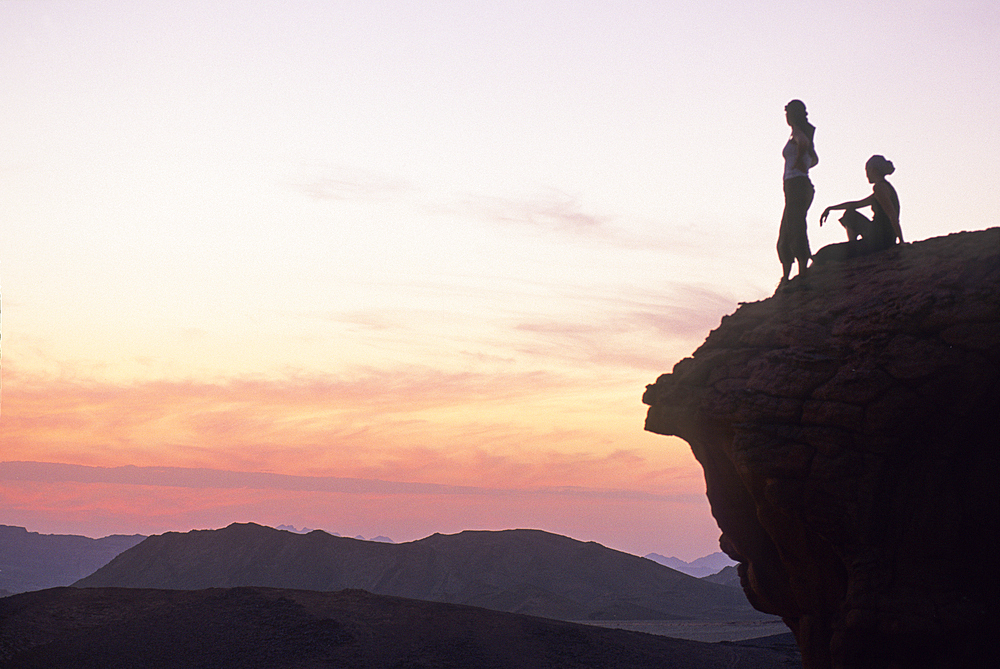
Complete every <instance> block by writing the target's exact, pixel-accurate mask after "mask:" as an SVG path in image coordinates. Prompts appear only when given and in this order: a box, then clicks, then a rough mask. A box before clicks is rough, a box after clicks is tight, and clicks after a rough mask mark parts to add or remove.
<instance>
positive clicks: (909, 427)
mask: <svg viewBox="0 0 1000 669" xmlns="http://www.w3.org/2000/svg"><path fill="white" fill-rule="evenodd" d="M998 379H1000V229H990V230H985V231H980V232H966V233H959V234H953V235H949V236H946V237H939V238H934V239H929V240H926V241H922V242H917V243H913V244H908V245H904V246H897V247H895V248H893V249H890V250H888V251H885V252H882V253H880V254H876V255H874V256H870V257H867V258H861V259H858V260H855V261H851V262H846V263H832V264H830V265H828V266H821V267H819V268H816V269H814V270H812V273H811V274H810V275H808V276H807V277H805V278H799V279H795V280H793V281H792V282H791V283H790V284H788V286H787V287H786V288H783V289H781V290H779V291H778V292H777V293H776V294H775V295H774V296H773V297H771V298H770V299H767V300H763V301H760V302H755V303H750V304H744V305H742V306H741V307H740V308H739V309H738V310H737V311H736V312H735V313H734V314H732V315H730V316H727V317H725V318H724V319H723V320H722V323H721V324H720V326H719V327H718V329H716V330H713V331H712V332H711V334H710V335H709V337H708V339H707V340H706V341H705V343H704V344H703V345H702V346H701V347H700V348H699V349H698V350H697V351H695V353H694V354H693V356H692V357H691V358H687V359H684V360H682V361H680V362H679V363H677V365H676V366H675V367H674V369H673V372H672V373H670V374H665V375H663V376H661V377H660V378H659V379H658V380H657V381H656V383H655V384H653V385H651V386H649V387H648V388H647V390H646V393H645V395H644V397H643V401H644V402H645V403H646V404H648V405H649V406H650V408H649V412H648V416H647V418H646V429H647V430H649V431H651V432H656V433H659V434H664V435H676V436H679V437H681V438H683V439H685V440H686V441H687V442H688V443H689V444H690V445H691V448H692V450H693V451H694V454H695V456H696V457H697V458H698V461H699V462H700V463H701V464H702V466H703V467H704V470H705V480H706V487H707V494H708V497H709V500H710V502H711V505H712V512H713V514H714V515H715V517H716V519H717V521H718V523H719V527H720V528H721V529H722V532H723V536H722V539H721V545H722V548H723V550H725V551H726V552H727V553H728V554H729V555H730V556H731V557H732V558H733V559H734V560H738V561H739V562H740V563H741V564H740V567H739V570H740V575H741V581H742V585H743V588H744V590H745V592H746V594H747V596H748V598H749V599H750V601H751V602H752V603H753V604H754V606H756V607H757V608H759V609H760V610H762V611H766V612H769V613H774V614H777V615H780V616H782V617H783V618H784V619H785V621H786V622H787V624H788V626H789V627H790V628H791V629H792V631H793V632H795V634H796V637H797V638H798V641H799V645H800V647H801V649H802V652H803V658H804V660H805V664H806V667H809V668H812V669H815V668H826V667H897V666H898V667H968V666H1000V663H997V662H994V660H996V659H997V655H998V653H997V650H996V644H997V641H996V639H1000V633H998V632H1000V630H998V627H1000V625H998V615H997V609H998V601H997V600H998V594H1000V593H998V590H1000V588H998V577H997V568H996V563H995V557H996V556H997V554H998V551H997V548H998V546H997V544H998V527H997V525H998V518H1000V383H998ZM984 662H989V664H983V663H984Z"/></svg>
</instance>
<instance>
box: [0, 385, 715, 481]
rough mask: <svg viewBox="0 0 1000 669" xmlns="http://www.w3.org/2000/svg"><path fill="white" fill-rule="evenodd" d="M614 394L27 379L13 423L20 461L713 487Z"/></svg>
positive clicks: (11, 394)
mask: <svg viewBox="0 0 1000 669" xmlns="http://www.w3.org/2000/svg"><path fill="white" fill-rule="evenodd" d="M11 377H12V378H11ZM608 391H609V389H608V387H600V388H597V389H591V388H585V387H580V385H579V382H578V381H573V380H568V379H561V378H559V377H557V376H554V375H551V374H541V373H533V374H511V375H484V374H470V373H464V374H447V373H443V372H435V371H431V370H426V371H421V372H410V373H407V374H405V375H394V374H388V373H371V374H369V375H368V376H365V377H359V378H356V379H350V380H341V379H334V378H328V377H318V376H314V377H302V378H289V379H278V380H267V379H234V380H229V381H225V382H220V383H209V382H194V381H183V382H168V381H150V382H142V383H134V384H130V385H114V384H110V383H99V382H79V381H75V382H74V381H63V380H55V379H45V378H42V377H28V376H24V375H19V374H12V375H9V376H8V382H7V384H6V388H5V398H4V399H5V401H4V414H3V421H2V424H0V430H2V433H3V442H4V458H5V459H7V460H30V461H48V462H67V463H74V464H81V465H95V466H106V467H107V466H120V465H126V464H129V465H137V466H176V467H189V468H190V467H194V468H210V469H220V470H239V471H250V472H273V473H280V474H294V475H327V476H330V475H333V476H338V477H343V478H362V479H381V480H389V481H410V482H424V483H438V484H444V485H464V486H468V485H473V486H477V487H486V488H515V489H524V488H532V489H537V488H560V487H566V486H575V487H580V488H588V489H622V490H635V491H639V492H644V493H655V494H660V493H670V494H673V493H676V492H680V491H685V492H686V491H690V490H691V488H692V486H697V485H700V483H699V478H700V477H699V475H698V474H697V471H696V470H694V469H692V465H693V458H692V457H691V455H690V452H689V451H688V450H687V449H686V447H682V448H676V447H672V446H671V444H670V442H669V441H666V440H664V439H663V438H662V437H656V436H653V435H648V434H646V433H643V432H642V430H641V424H642V423H641V421H642V406H641V404H639V402H638V398H635V401H634V402H632V403H630V404H629V406H628V411H627V412H625V413H627V414H628V415H623V413H622V412H621V411H615V410H613V409H609V408H608V406H609V401H608V396H607V395H606V394H603V395H602V393H607V392H608ZM611 392H612V393H614V392H618V391H616V390H615V389H614V388H611ZM630 399H631V398H630ZM597 405H600V406H602V407H603V409H602V411H600V412H594V411H592V410H591V409H592V407H593V406H597ZM633 405H634V406H633Z"/></svg>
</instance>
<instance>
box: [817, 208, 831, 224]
mask: <svg viewBox="0 0 1000 669" xmlns="http://www.w3.org/2000/svg"><path fill="white" fill-rule="evenodd" d="M829 215H830V208H829V207H827V208H826V209H824V210H823V213H822V214H820V215H819V224H820V226H821V227H822V225H823V223H825V222H826V217H827V216H829Z"/></svg>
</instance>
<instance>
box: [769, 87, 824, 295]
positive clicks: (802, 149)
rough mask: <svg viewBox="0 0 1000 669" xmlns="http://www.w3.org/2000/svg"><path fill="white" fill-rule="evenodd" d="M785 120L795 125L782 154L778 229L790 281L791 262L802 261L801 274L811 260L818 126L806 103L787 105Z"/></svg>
mask: <svg viewBox="0 0 1000 669" xmlns="http://www.w3.org/2000/svg"><path fill="white" fill-rule="evenodd" d="M785 120H786V121H788V125H789V126H791V128H792V135H791V136H790V137H789V138H788V142H787V143H786V144H785V148H784V149H782V151H781V155H782V157H783V158H784V159H785V175H784V176H785V179H784V191H785V210H784V212H783V213H782V214H781V228H780V229H779V230H778V260H780V261H781V269H782V275H781V282H782V283H784V282H786V281H788V275H789V273H791V271H792V263H793V262H794V261H796V260H798V261H799V274H800V275H801V274H802V273H803V272H805V270H806V265H807V264H808V263H809V256H810V255H811V254H810V252H809V237H808V235H807V233H806V213H807V212H808V211H809V205H811V204H812V201H813V196H814V195H815V194H816V191H815V189H814V188H813V185H812V182H811V181H810V180H809V169H810V168H811V167H815V166H816V164H817V163H818V162H819V156H818V155H817V154H816V148H815V146H814V145H813V136H814V135H815V134H816V127H815V126H813V125H812V124H811V123H809V121H808V119H807V114H806V105H805V103H803V102H802V101H801V100H792V101H791V102H789V103H788V104H787V105H785Z"/></svg>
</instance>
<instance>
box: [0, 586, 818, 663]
mask: <svg viewBox="0 0 1000 669" xmlns="http://www.w3.org/2000/svg"><path fill="white" fill-rule="evenodd" d="M789 637H791V635H790V634H786V635H782V636H780V637H773V638H766V639H756V640H753V641H750V642H741V643H725V644H721V643H701V642H698V641H684V640H680V639H671V638H669V637H664V636H657V635H653V634H643V633H639V632H630V631H625V630H614V629H604V628H601V627H593V626H589V625H578V624H573V623H568V622H561V621H556V620H545V619H541V618H535V617H530V616H522V615H516V614H511V613H503V612H497V611H489V610H486V609H480V608H475V607H469V606H460V605H454V604H441V603H431V602H421V601H415V600H410V599H402V598H398V597H387V596H384V595H372V594H370V593H367V592H362V591H359V590H344V591H340V592H310V591H301V590H299V591H296V590H275V589H267V588H236V589H208V590H197V591H184V590H173V591H171V590H138V589H134V590H133V589H119V588H110V589H102V588H93V589H76V588H55V589H51V590H43V591H40V592H29V593H25V594H21V595H14V596H12V597H8V598H5V599H0V666H3V667H4V668H5V669H27V668H29V667H30V668H36V667H45V668H46V669H81V668H91V667H93V668H95V669H96V668H100V669H108V668H118V667H143V669H167V668H170V669H174V668H176V667H212V668H213V669H258V668H260V669H286V668H288V669H291V668H292V667H295V668H299V667H351V668H357V669H381V668H390V667H392V668H399V669H402V668H412V669H417V668H420V667H424V668H430V667H442V668H449V669H483V668H487V669H490V668H501V667H518V668H532V669H548V668H552V669H557V668H559V669H561V668H563V667H577V668H579V669H587V668H589V669H612V668H615V669H621V668H625V667H629V668H634V667H685V669H729V668H730V667H749V668H751V669H785V668H787V667H790V666H801V665H800V660H799V655H798V650H797V648H796V647H795V645H794V642H793V641H790V640H789Z"/></svg>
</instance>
